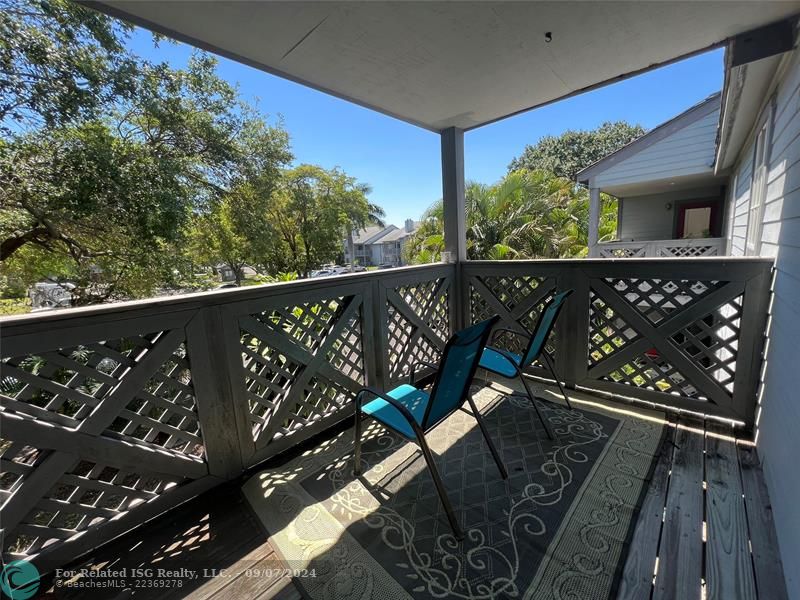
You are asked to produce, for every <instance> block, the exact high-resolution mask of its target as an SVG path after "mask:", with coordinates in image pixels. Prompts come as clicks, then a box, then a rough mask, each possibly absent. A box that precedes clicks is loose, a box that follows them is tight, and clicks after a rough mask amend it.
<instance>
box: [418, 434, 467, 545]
mask: <svg viewBox="0 0 800 600" xmlns="http://www.w3.org/2000/svg"><path fill="white" fill-rule="evenodd" d="M417 441H418V442H419V447H420V449H421V450H422V456H424V457H425V462H426V463H427V465H428V469H429V470H430V472H431V477H433V483H434V485H435V486H436V491H437V492H438V494H439V499H440V500H441V501H442V506H444V512H446V513H447V520H448V521H450V527H451V528H452V529H453V535H455V536H456V539H458V540H463V539H464V533H463V532H462V531H461V527H460V526H459V524H458V521H457V520H456V514H455V513H454V512H453V505H452V504H450V499H449V498H448V497H447V491H446V490H445V489H444V483H442V478H441V477H439V470H438V469H437V468H436V463H435V462H434V461H433V454H432V453H431V449H430V448H429V447H428V442H426V441H425V437H424V436H417Z"/></svg>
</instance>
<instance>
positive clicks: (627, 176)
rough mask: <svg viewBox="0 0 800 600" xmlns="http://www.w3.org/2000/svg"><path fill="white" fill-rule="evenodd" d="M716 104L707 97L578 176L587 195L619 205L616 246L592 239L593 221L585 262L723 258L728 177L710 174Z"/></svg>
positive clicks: (717, 99)
mask: <svg viewBox="0 0 800 600" xmlns="http://www.w3.org/2000/svg"><path fill="white" fill-rule="evenodd" d="M720 97H721V94H719V93H716V94H713V95H712V96H709V97H708V98H706V99H705V100H703V101H702V102H700V103H699V104H696V105H695V106H693V107H691V108H690V109H689V110H687V111H685V112H683V113H681V114H680V115H678V116H677V117H675V118H673V119H671V120H669V121H667V122H666V123H663V124H661V125H659V126H658V127H656V128H655V129H653V130H651V131H649V132H648V133H646V134H645V135H643V136H641V137H639V138H637V139H636V140H634V141H633V142H631V143H629V144H627V145H626V146H624V147H622V148H620V149H619V150H617V151H616V152H613V153H612V154H609V155H608V156H606V157H605V158H603V159H601V160H599V161H597V162H596V163H594V164H593V165H591V166H589V167H587V168H585V169H583V170H582V171H580V172H579V173H578V176H577V179H578V181H579V182H581V183H584V184H586V185H588V186H589V189H590V193H591V194H592V195H596V196H597V197H599V194H600V192H604V193H606V194H609V195H611V196H615V197H616V198H617V200H618V205H617V206H618V218H617V237H618V240H616V241H612V240H598V239H597V235H598V234H597V229H598V223H597V219H596V218H595V219H592V220H591V221H590V232H589V240H590V256H608V257H630V256H713V255H717V254H723V252H724V249H725V241H724V239H723V237H722V236H723V231H724V222H725V211H726V202H725V197H726V190H727V186H728V179H729V178H728V176H727V175H725V174H719V173H717V172H715V169H714V156H715V151H716V140H717V125H718V122H719V112H720ZM598 242H599V243H598Z"/></svg>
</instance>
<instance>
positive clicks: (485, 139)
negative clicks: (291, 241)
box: [130, 30, 723, 225]
mask: <svg viewBox="0 0 800 600" xmlns="http://www.w3.org/2000/svg"><path fill="white" fill-rule="evenodd" d="M130 46H131V48H132V49H133V50H134V51H135V52H136V53H137V54H139V55H141V56H143V57H146V58H149V59H152V60H159V61H167V62H169V63H170V64H171V65H172V66H174V67H177V68H180V67H182V66H184V65H185V64H186V60H187V59H188V57H189V55H190V54H191V51H192V48H191V47H190V46H187V45H185V44H177V43H168V42H162V43H161V44H160V45H159V46H158V47H157V48H155V47H154V46H153V43H152V38H151V35H150V34H149V32H147V31H143V30H137V32H136V33H135V34H134V36H133V37H132V38H131V41H130ZM218 72H219V74H220V76H221V77H222V78H224V79H226V80H227V81H229V82H231V83H238V84H239V87H240V91H241V93H242V96H243V97H244V98H245V99H246V100H248V101H253V100H255V99H258V101H259V107H260V109H261V111H262V112H264V113H266V114H267V115H269V116H270V117H271V118H273V119H275V118H277V117H278V116H281V117H282V118H283V121H284V125H285V127H286V129H287V130H288V131H289V135H290V137H291V144H292V151H293V152H294V155H295V157H296V161H297V162H305V163H313V164H318V165H321V166H323V167H325V168H332V167H334V166H339V167H341V168H342V169H344V171H345V172H347V173H348V174H349V175H352V176H355V177H356V178H358V179H359V180H360V181H363V182H366V183H369V184H370V185H371V186H372V188H373V193H372V195H371V200H372V201H373V202H375V203H377V204H379V205H381V206H383V207H384V209H385V210H386V215H387V221H388V222H390V223H395V224H396V225H401V224H402V223H403V221H404V220H405V219H406V218H414V219H416V218H418V217H419V216H420V215H421V214H422V212H423V211H424V210H425V209H426V208H427V207H428V206H430V204H431V203H433V202H434V201H435V200H436V199H437V198H440V197H441V193H442V192H441V179H440V177H441V172H440V162H439V161H440V156H439V136H438V135H436V134H434V133H431V132H429V131H426V130H423V129H419V128H418V127H415V126H413V125H409V124H407V123H404V122H401V121H398V120H396V119H393V118H391V117H387V116H384V115H381V114H379V113H376V112H373V111H371V110H368V109H365V108H361V107H359V106H356V105H353V104H350V103H348V102H346V101H344V100H339V99H337V98H333V97H331V96H328V95H326V94H323V93H321V92H317V91H315V90H312V89H309V88H306V87H304V86H302V85H299V84H296V83H292V82H290V81H286V80H284V79H281V78H279V77H275V76H272V75H269V74H267V73H264V72H262V71H258V70H256V69H253V68H250V67H246V66H244V65H241V64H239V63H236V62H234V61H230V60H227V59H224V58H220V59H219V67H218ZM722 76H723V70H722V51H721V50H717V51H713V52H710V53H706V54H703V55H700V56H696V57H694V58H691V59H688V60H685V61H682V62H680V63H676V64H674V65H670V66H667V67H664V68H661V69H658V70H656V71H651V72H649V73H646V74H644V75H640V76H638V77H635V78H632V79H629V80H627V81H623V82H620V83H616V84H614V85H610V86H606V87H603V88H600V89H599V90H595V91H593V92H588V93H586V94H582V95H580V96H577V97H574V98H570V99H568V100H563V101H561V102H557V103H554V104H551V105H549V106H546V107H543V108H540V109H537V110H533V111H529V112H527V113H525V114H522V115H517V116H516V117H512V118H510V119H505V120H503V121H500V122H498V123H495V124H493V125H488V126H486V127H482V128H480V129H476V130H473V131H470V132H468V133H467V134H466V139H465V163H466V164H465V170H466V176H467V179H473V180H476V181H481V182H485V183H492V182H494V181H497V180H498V179H500V178H501V177H502V176H503V174H504V173H505V172H506V168H507V166H508V163H509V162H510V161H511V159H512V158H513V157H515V156H517V155H519V154H520V153H521V152H522V150H523V149H524V148H525V145H526V144H533V143H535V142H536V141H537V140H538V139H539V138H540V137H542V136H543V135H548V134H553V135H558V134H559V133H561V132H562V131H564V130H566V129H592V128H594V127H597V126H598V125H600V124H601V123H603V122H604V121H617V120H627V121H629V122H631V123H639V124H641V125H643V126H644V127H645V128H647V129H650V128H652V127H654V126H656V125H658V124H659V123H661V122H663V121H665V120H667V119H669V118H671V117H673V116H675V115H676V114H678V113H680V112H681V111H683V110H685V109H686V108H688V107H690V106H691V105H693V104H695V103H697V102H699V101H700V100H702V99H703V98H705V97H706V96H708V95H709V94H712V93H714V92H716V91H719V89H720V88H721V87H722Z"/></svg>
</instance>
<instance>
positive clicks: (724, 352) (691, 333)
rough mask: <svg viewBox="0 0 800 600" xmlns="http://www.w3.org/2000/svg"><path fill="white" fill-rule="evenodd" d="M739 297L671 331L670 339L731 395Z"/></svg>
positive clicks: (737, 336)
mask: <svg viewBox="0 0 800 600" xmlns="http://www.w3.org/2000/svg"><path fill="white" fill-rule="evenodd" d="M742 301H743V298H742V296H737V297H736V298H733V299H731V300H730V301H728V302H726V303H725V304H724V305H722V306H720V307H719V309H717V310H715V311H713V312H711V313H708V314H706V315H704V316H703V317H701V318H700V319H697V320H696V321H695V322H693V323H692V324H691V325H689V326H687V327H684V328H682V329H681V330H680V331H677V332H676V333H674V334H673V335H672V336H671V338H670V341H671V342H672V343H673V344H675V346H677V347H678V348H680V350H681V351H682V352H683V353H684V354H686V355H687V356H689V357H691V359H692V361H693V362H694V364H695V365H697V366H698V367H700V368H701V369H702V370H703V371H704V372H705V373H706V374H707V375H708V376H709V377H711V378H712V379H714V380H715V381H716V382H717V383H718V384H719V385H720V386H722V387H723V388H724V389H725V390H726V391H727V392H728V393H729V394H733V382H734V379H735V376H736V358H737V356H738V340H739V329H740V326H741V317H742Z"/></svg>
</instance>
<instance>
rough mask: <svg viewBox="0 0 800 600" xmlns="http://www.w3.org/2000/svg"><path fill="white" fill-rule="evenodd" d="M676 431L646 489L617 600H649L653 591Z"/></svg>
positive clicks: (664, 446) (667, 443) (669, 434)
mask: <svg viewBox="0 0 800 600" xmlns="http://www.w3.org/2000/svg"><path fill="white" fill-rule="evenodd" d="M674 441H675V428H674V427H673V428H672V429H671V430H670V431H669V433H667V437H666V439H665V440H664V444H663V446H662V447H661V452H660V454H659V457H658V462H657V463H656V466H655V469H654V471H653V478H652V479H651V480H650V485H649V487H648V489H647V496H646V497H645V499H644V503H643V504H642V508H641V510H640V511H639V517H638V520H637V521H636V529H635V530H634V532H633V538H632V539H631V545H630V548H629V549H628V560H627V561H626V563H625V569H624V570H623V572H622V581H621V582H620V587H619V592H618V595H617V598H618V600H649V598H650V594H651V592H652V589H653V572H654V568H655V563H656V557H657V556H658V541H659V538H660V537H661V524H662V519H663V517H664V503H665V502H666V498H667V486H668V483H669V470H670V466H671V465H672V457H673V453H674V450H675V443H674Z"/></svg>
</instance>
